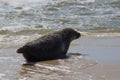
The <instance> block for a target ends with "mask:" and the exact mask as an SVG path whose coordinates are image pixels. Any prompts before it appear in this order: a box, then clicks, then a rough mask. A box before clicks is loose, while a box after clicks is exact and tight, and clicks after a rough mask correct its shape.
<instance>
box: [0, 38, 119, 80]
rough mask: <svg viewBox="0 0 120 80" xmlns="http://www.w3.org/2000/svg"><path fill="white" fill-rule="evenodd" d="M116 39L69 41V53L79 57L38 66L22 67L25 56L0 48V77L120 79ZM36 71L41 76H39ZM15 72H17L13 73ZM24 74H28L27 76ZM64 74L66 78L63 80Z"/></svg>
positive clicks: (84, 79)
mask: <svg viewBox="0 0 120 80" xmlns="http://www.w3.org/2000/svg"><path fill="white" fill-rule="evenodd" d="M119 41H120V38H93V37H81V38H80V39H78V40H75V41H74V42H72V44H71V45H70V48H69V51H68V53H80V54H82V57H80V58H79V56H78V57H77V56H74V57H73V58H69V59H65V60H53V61H45V62H39V63H37V64H38V66H35V67H24V66H22V64H23V63H24V58H23V57H22V55H19V54H17V53H16V50H17V48H4V49H0V65H1V70H0V74H1V75H5V77H4V76H3V77H1V76H0V79H1V80H3V79H7V77H8V78H10V79H8V80H16V78H17V80H20V77H23V78H26V79H25V80H29V79H36V80H39V78H41V79H46V78H47V79H49V78H51V80H52V79H53V77H51V76H56V75H55V74H54V73H56V74H57V75H58V76H56V78H57V79H58V80H67V79H69V80H74V79H76V78H81V80H88V79H91V80H119V79H120V63H119V62H120V58H119V56H120V53H119V52H120V50H119V49H120V43H119ZM36 69H38V70H36ZM39 69H40V70H39ZM44 69H45V70H47V72H48V73H47V72H45V71H44ZM9 70H10V71H9ZM29 70H30V72H31V73H35V75H31V73H26V71H27V72H29ZM6 71H8V72H10V73H9V74H10V76H9V75H8V72H7V73H5V72H6ZM21 71H24V75H23V74H20V73H21ZM34 71H35V72H34ZM42 71H43V72H42ZM66 71H67V72H66ZM4 73H5V74H4ZM39 73H40V74H41V75H43V76H40V74H39ZM49 73H50V74H49ZM73 73H74V74H73ZM15 74H18V75H17V76H14V75H15ZM47 74H49V75H47ZM62 74H64V75H62ZM25 75H28V76H27V77H26V76H25ZM29 76H32V77H29ZM45 76H47V77H45ZM60 76H62V77H60ZM35 77H36V78H35ZM63 77H65V79H64V78H63ZM14 78H15V79H14Z"/></svg>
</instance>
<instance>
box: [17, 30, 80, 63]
mask: <svg viewBox="0 0 120 80" xmlns="http://www.w3.org/2000/svg"><path fill="white" fill-rule="evenodd" d="M80 36H81V34H80V33H79V32H77V31H75V30H74V29H72V28H65V29H62V30H59V31H55V32H52V33H49V34H47V35H44V36H42V37H40V38H38V39H36V40H34V41H31V42H28V43H26V44H25V45H24V46H23V47H20V48H19V49H18V50H17V53H22V54H23V56H24V58H25V59H26V61H27V62H38V61H43V60H52V59H57V58H61V57H62V56H65V55H66V53H67V51H68V48H69V45H70V43H71V41H72V40H74V39H77V38H79V37H80Z"/></svg>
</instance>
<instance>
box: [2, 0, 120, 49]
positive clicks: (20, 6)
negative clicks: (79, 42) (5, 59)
mask: <svg viewBox="0 0 120 80" xmlns="http://www.w3.org/2000/svg"><path fill="white" fill-rule="evenodd" d="M66 27H70V28H76V29H77V30H79V31H80V32H81V33H82V35H85V36H94V37H120V1H119V0H0V48H4V47H16V46H19V45H21V44H23V43H25V42H27V41H29V40H31V39H36V38H38V37H40V36H41V35H42V34H45V33H47V32H49V31H54V30H56V29H60V28H66Z"/></svg>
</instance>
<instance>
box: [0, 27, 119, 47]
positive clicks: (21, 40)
mask: <svg viewBox="0 0 120 80" xmlns="http://www.w3.org/2000/svg"><path fill="white" fill-rule="evenodd" d="M52 31H54V30H53V29H41V30H22V31H18V32H12V33H11V32H9V33H6V34H1V35H0V48H11V47H19V46H22V45H24V44H25V43H27V42H29V41H32V40H34V39H37V38H39V37H41V36H42V35H44V34H46V33H48V32H52ZM79 32H80V33H81V35H82V37H94V38H111V37H120V33H119V32H114V33H110V32H109V33H93V32H83V31H79Z"/></svg>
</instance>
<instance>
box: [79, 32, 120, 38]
mask: <svg viewBox="0 0 120 80" xmlns="http://www.w3.org/2000/svg"><path fill="white" fill-rule="evenodd" d="M80 33H81V34H82V35H83V36H88V37H120V33H117V32H116V33H90V32H80Z"/></svg>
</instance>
